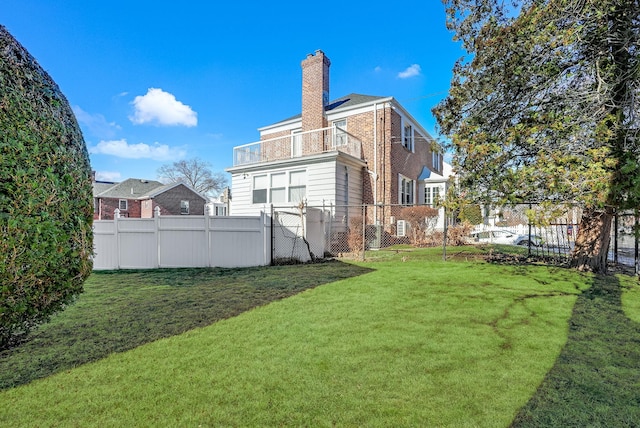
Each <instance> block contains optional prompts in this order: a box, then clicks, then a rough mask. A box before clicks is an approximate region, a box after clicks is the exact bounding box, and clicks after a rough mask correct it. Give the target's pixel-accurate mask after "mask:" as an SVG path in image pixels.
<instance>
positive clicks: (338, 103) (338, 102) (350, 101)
mask: <svg viewBox="0 0 640 428" xmlns="http://www.w3.org/2000/svg"><path fill="white" fill-rule="evenodd" d="M389 98H391V97H380V96H376V95H362V94H353V93H352V94H349V95H345V96H344V97H340V98H338V99H335V100H333V101H331V102H330V103H329V105H327V106H326V107H325V111H333V110H336V109H341V108H349V107H355V106H358V105H360V104H372V103H374V102H376V101H381V100H387V99H389ZM301 117H302V113H298V114H296V115H295V116H291V117H289V118H287V119H284V120H280V121H278V122H276V123H272V124H271V125H267V126H265V127H264V128H269V127H271V126H274V125H277V124H279V123H283V122H288V121H290V120H294V119H300V118H301Z"/></svg>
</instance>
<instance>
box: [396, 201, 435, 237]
mask: <svg viewBox="0 0 640 428" xmlns="http://www.w3.org/2000/svg"><path fill="white" fill-rule="evenodd" d="M400 217H401V218H402V219H403V220H405V221H406V222H407V223H409V233H410V234H409V239H410V241H411V244H413V245H421V246H425V245H428V241H429V238H428V237H427V235H428V234H429V232H432V231H433V228H434V227H435V225H436V222H437V220H438V210H437V209H435V208H431V207H428V206H426V205H418V206H413V207H406V208H403V209H402V210H401V211H400Z"/></svg>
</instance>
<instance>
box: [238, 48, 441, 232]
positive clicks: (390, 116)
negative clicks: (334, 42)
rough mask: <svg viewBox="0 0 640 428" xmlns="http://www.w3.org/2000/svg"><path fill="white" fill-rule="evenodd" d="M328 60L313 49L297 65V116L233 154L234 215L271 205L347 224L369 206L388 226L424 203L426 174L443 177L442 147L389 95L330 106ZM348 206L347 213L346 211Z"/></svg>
mask: <svg viewBox="0 0 640 428" xmlns="http://www.w3.org/2000/svg"><path fill="white" fill-rule="evenodd" d="M330 64H331V62H330V61H329V59H328V58H327V57H326V56H325V54H324V53H323V52H322V51H320V50H318V51H316V53H315V54H310V55H308V56H307V58H306V59H305V60H303V61H302V64H301V66H302V113H301V114H300V115H297V116H294V117H291V118H289V119H285V120H283V121H280V122H277V123H274V124H272V125H269V126H265V127H263V128H260V129H259V132H260V141H258V142H255V143H251V144H246V145H243V146H238V147H235V148H234V153H233V155H234V159H233V167H230V168H228V169H227V171H228V172H229V173H231V187H232V194H233V199H232V203H231V215H256V214H258V213H259V212H260V211H269V209H270V208H269V207H270V205H274V206H289V207H291V206H294V205H297V204H299V203H300V202H301V201H304V202H306V203H307V205H308V206H316V207H319V206H324V207H327V208H328V207H333V209H334V210H335V211H334V218H335V219H337V220H339V222H338V223H341V224H345V225H348V224H349V221H350V219H351V218H353V217H355V216H358V215H360V213H361V209H360V208H358V206H361V205H362V204H372V205H374V208H373V209H371V210H369V211H368V216H369V217H370V220H372V221H375V222H381V223H383V224H389V220H390V219H391V217H392V216H396V215H398V212H399V210H400V208H401V205H404V206H406V205H414V204H420V203H422V202H423V201H422V196H421V195H420V192H419V178H420V176H421V175H424V173H423V171H424V170H425V169H426V170H427V171H433V172H438V173H441V172H442V155H441V150H440V147H439V146H438V145H437V144H436V143H435V141H434V140H433V139H432V137H431V136H430V135H429V134H428V133H427V131H426V130H425V129H424V128H423V127H422V126H421V125H420V124H419V123H418V122H417V121H416V120H415V119H414V118H413V117H412V116H411V115H410V114H409V112H407V111H406V110H405V109H404V108H403V107H402V106H401V105H400V103H398V101H397V100H396V99H394V98H393V97H379V96H369V95H360V94H350V95H347V96H343V97H340V98H338V99H335V100H333V101H331V102H329V66H330ZM347 206H349V207H352V208H350V209H348V208H345V207H347Z"/></svg>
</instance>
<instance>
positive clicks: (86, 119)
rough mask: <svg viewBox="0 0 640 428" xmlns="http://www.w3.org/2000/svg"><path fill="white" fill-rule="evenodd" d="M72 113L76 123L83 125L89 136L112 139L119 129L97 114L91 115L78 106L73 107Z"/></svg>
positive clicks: (113, 123)
mask: <svg viewBox="0 0 640 428" xmlns="http://www.w3.org/2000/svg"><path fill="white" fill-rule="evenodd" d="M73 113H74V114H75V115H76V119H78V123H80V124H81V125H84V126H85V127H86V128H87V129H88V130H89V132H90V133H91V134H93V135H95V136H96V137H99V138H113V137H114V136H115V135H116V132H117V131H119V130H120V129H121V128H120V126H118V125H117V124H116V123H115V122H108V121H107V119H105V117H104V116H103V115H101V114H99V113H95V114H91V113H87V112H86V111H84V110H82V109H81V108H80V106H73Z"/></svg>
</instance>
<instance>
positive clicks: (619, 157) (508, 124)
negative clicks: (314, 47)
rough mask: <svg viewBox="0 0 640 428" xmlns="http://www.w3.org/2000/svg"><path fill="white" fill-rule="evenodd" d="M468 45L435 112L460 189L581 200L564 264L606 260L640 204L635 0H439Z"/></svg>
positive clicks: (477, 194) (523, 198)
mask: <svg viewBox="0 0 640 428" xmlns="http://www.w3.org/2000/svg"><path fill="white" fill-rule="evenodd" d="M443 3H444V4H445V6H446V12H447V26H448V28H449V29H451V30H453V31H454V32H455V36H454V40H457V41H459V42H461V45H462V47H463V48H464V49H465V50H466V51H467V52H468V54H469V56H468V57H462V58H461V59H460V60H458V62H457V63H456V64H455V66H454V70H453V72H454V77H453V79H452V83H451V89H450V93H449V95H448V97H447V98H445V99H444V100H443V101H442V102H441V103H440V104H439V105H438V106H437V107H436V108H434V114H435V115H436V117H437V119H438V123H439V126H440V128H441V130H442V132H443V133H444V134H445V135H448V136H449V137H450V140H451V146H452V147H453V149H454V164H455V166H456V169H457V171H458V173H459V176H460V183H461V184H462V185H463V186H464V187H465V188H466V190H467V194H468V195H469V196H471V197H473V198H474V199H477V200H482V199H484V200H487V199H488V200H491V201H495V202H498V203H509V202H511V203H516V202H530V201H549V202H553V203H561V202H562V203H569V204H574V205H578V206H580V207H582V208H583V210H584V214H583V216H582V221H581V225H580V227H579V232H578V236H577V239H576V248H575V250H574V252H573V253H572V264H573V265H574V266H575V267H578V268H579V269H583V270H593V271H597V272H603V271H605V270H606V255H607V252H608V247H609V235H610V228H611V219H612V216H613V214H614V213H615V211H616V210H618V209H627V208H638V207H639V206H640V166H639V164H638V160H639V155H640V146H639V144H638V141H637V138H636V137H637V134H638V128H639V127H638V113H639V108H638V102H639V97H638V95H640V94H639V93H638V92H639V91H638V89H639V85H640V62H639V58H638V39H639V34H640V31H639V29H640V28H639V26H640V20H639V14H640V0H513V1H508V2H507V1H502V0H443Z"/></svg>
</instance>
